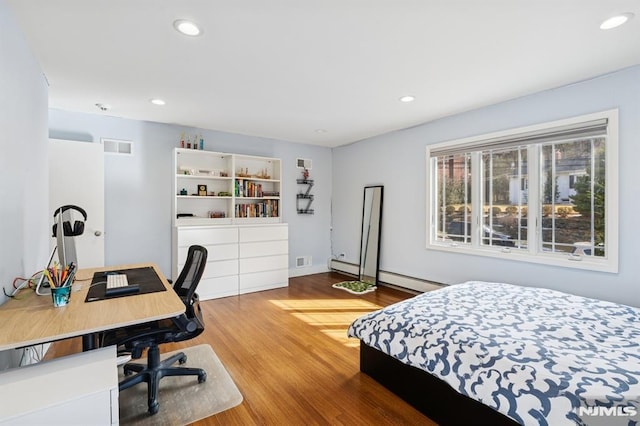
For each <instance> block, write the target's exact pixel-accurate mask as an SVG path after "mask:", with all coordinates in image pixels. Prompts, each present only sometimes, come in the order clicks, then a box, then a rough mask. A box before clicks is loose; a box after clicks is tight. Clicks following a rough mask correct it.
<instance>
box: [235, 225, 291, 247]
mask: <svg viewBox="0 0 640 426" xmlns="http://www.w3.org/2000/svg"><path fill="white" fill-rule="evenodd" d="M288 238H289V227H288V226H282V225H280V226H248V227H241V228H240V235H239V241H240V242H242V243H247V242H254V241H274V240H287V239H288Z"/></svg>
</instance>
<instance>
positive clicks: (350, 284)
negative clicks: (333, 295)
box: [331, 281, 376, 294]
mask: <svg viewBox="0 0 640 426" xmlns="http://www.w3.org/2000/svg"><path fill="white" fill-rule="evenodd" d="M331 287H333V288H337V289H340V290H344V291H347V292H349V293H351V294H365V293H369V292H372V291H376V286H375V285H373V284H369V283H365V282H362V281H342V282H340V283H335V284H333V285H332V286H331Z"/></svg>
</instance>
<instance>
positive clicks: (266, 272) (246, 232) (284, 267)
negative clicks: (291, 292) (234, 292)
mask: <svg viewBox="0 0 640 426" xmlns="http://www.w3.org/2000/svg"><path fill="white" fill-rule="evenodd" d="M239 231H240V233H239V255H238V257H239V261H240V268H239V269H240V274H239V275H240V282H239V292H240V294H242V293H249V292H252V291H260V290H268V289H272V288H278V287H286V286H287V285H288V282H289V270H288V264H289V229H288V227H287V226H270V227H260V226H246V227H241V228H239Z"/></svg>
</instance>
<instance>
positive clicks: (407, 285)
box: [329, 259, 445, 293]
mask: <svg viewBox="0 0 640 426" xmlns="http://www.w3.org/2000/svg"><path fill="white" fill-rule="evenodd" d="M329 265H330V266H329V267H330V269H331V270H332V271H336V272H340V273H342V274H346V275H351V276H354V277H357V276H358V275H359V272H360V267H359V266H358V265H356V264H354V263H349V262H344V261H342V260H337V259H331V262H330V264H329ZM380 283H381V284H386V285H389V286H391V287H398V288H400V289H402V290H411V291H415V292H419V293H423V292H425V291H431V290H437V289H439V288H442V287H443V286H445V284H440V283H435V282H433V281H427V280H423V279H420V278H414V277H409V276H407V275H402V274H397V273H395V272H387V271H380Z"/></svg>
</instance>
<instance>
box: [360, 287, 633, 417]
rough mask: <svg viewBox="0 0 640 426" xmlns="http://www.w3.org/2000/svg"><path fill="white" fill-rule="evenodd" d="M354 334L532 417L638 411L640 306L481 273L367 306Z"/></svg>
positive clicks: (503, 409)
mask: <svg viewBox="0 0 640 426" xmlns="http://www.w3.org/2000/svg"><path fill="white" fill-rule="evenodd" d="M348 335H349V336H350V337H356V338H359V339H361V341H362V342H363V343H365V344H366V345H368V346H371V347H373V348H375V349H377V350H380V351H382V352H384V353H385V354H387V355H390V356H392V357H394V358H396V359H398V360H400V361H401V362H403V363H405V364H408V365H411V366H414V367H416V368H420V369H422V370H425V371H427V372H428V373H430V374H433V375H434V376H436V377H438V378H440V379H442V380H444V381H445V382H446V383H448V384H449V385H450V386H451V387H452V388H454V389H455V390H456V391H458V392H459V393H461V394H463V395H465V396H468V397H470V398H473V399H475V400H477V401H479V402H481V403H483V404H485V405H487V406H489V407H491V408H493V409H495V410H497V411H499V412H500V413H502V414H504V415H506V416H507V417H509V418H511V419H513V420H515V421H517V422H519V423H521V424H524V425H553V426H556V425H575V424H607V425H614V424H625V425H626V424H629V425H631V424H634V423H633V422H634V421H638V420H639V418H640V416H639V415H638V412H639V411H640V403H639V401H640V309H638V308H634V307H630V306H625V305H620V304H616V303H611V302H605V301H601V300H595V299H589V298H585V297H580V296H575V295H571V294H566V293H561V292H558V291H554V290H549V289H544V288H533V287H520V286H515V285H510V284H504V283H487V282H479V281H473V282H466V283H463V284H457V285H453V286H448V287H446V288H443V289H440V290H436V291H432V292H428V293H424V294H421V295H418V296H416V297H414V298H412V299H409V300H405V301H403V302H400V303H396V304H394V305H390V306H388V307H386V308H383V309H380V310H378V311H374V312H371V313H369V314H366V315H364V316H362V317H360V318H358V319H357V320H355V321H354V322H353V323H352V324H351V325H350V327H349V329H348Z"/></svg>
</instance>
